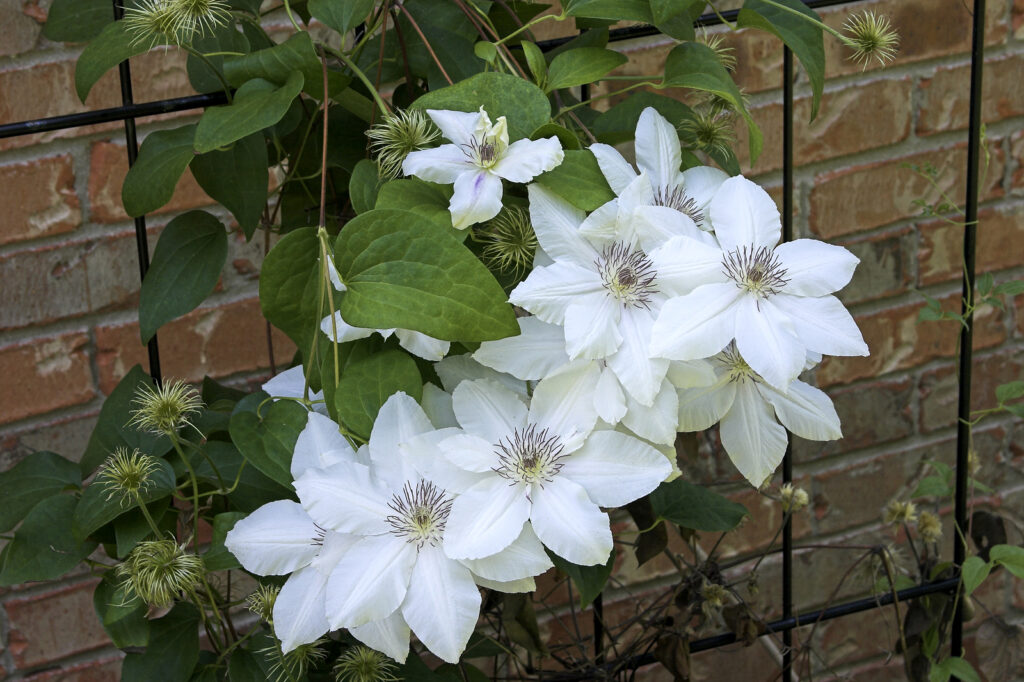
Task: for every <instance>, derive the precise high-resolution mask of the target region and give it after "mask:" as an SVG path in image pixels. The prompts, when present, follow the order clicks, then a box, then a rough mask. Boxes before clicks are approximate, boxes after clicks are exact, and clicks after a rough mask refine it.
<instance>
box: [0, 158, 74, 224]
mask: <svg viewBox="0 0 1024 682" xmlns="http://www.w3.org/2000/svg"><path fill="white" fill-rule="evenodd" d="M72 163H73V159H72V158H71V155H70V154H63V155H61V156H49V157H43V158H41V159H35V160H34V161H29V162H23V163H13V164H9V165H6V166H0V186H2V187H3V188H4V197H5V198H6V200H5V202H4V204H3V213H4V221H3V223H2V225H0V244H7V243H10V242H15V241H20V240H24V239H36V238H38V237H46V236H50V235H54V234H60V233H62V232H70V231H71V230H73V229H75V228H76V227H78V224H79V223H80V222H81V220H82V213H81V211H80V210H79V204H78V196H77V195H76V194H75V172H74V170H73V169H72Z"/></svg>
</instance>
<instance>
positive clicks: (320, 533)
mask: <svg viewBox="0 0 1024 682" xmlns="http://www.w3.org/2000/svg"><path fill="white" fill-rule="evenodd" d="M313 525H314V526H316V535H315V536H314V537H313V539H312V540H311V541H310V543H309V544H311V545H316V546H317V547H323V546H324V538H326V537H327V530H326V529H324V528H321V527H320V524H319V523H314V524H313Z"/></svg>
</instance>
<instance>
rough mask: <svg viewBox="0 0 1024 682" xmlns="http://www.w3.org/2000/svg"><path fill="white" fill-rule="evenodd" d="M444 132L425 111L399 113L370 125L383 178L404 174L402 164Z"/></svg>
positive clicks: (371, 143) (375, 153)
mask: <svg viewBox="0 0 1024 682" xmlns="http://www.w3.org/2000/svg"><path fill="white" fill-rule="evenodd" d="M439 135H440V132H439V131H438V130H437V128H436V127H435V126H434V122H433V121H431V120H430V118H429V117H427V115H426V114H425V113H424V112H423V110H422V109H405V110H397V109H396V110H395V113H394V114H385V115H384V120H382V121H381V122H380V123H376V124H374V125H372V126H370V129H369V130H367V131H366V136H367V137H368V138H370V150H371V151H372V152H373V154H374V155H375V156H376V157H377V165H378V166H379V167H380V176H381V177H382V178H385V179H394V178H397V177H401V175H402V163H403V162H404V161H405V157H407V156H409V154H410V153H412V152H415V151H419V150H421V149H426V148H427V147H429V146H430V145H431V144H433V143H434V141H435V140H437V138H438V136H439Z"/></svg>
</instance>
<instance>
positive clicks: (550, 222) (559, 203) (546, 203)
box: [526, 183, 600, 268]
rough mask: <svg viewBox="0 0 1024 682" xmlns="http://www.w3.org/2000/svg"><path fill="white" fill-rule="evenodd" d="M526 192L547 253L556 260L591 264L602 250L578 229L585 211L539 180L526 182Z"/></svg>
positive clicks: (543, 247) (541, 244) (534, 222)
mask: <svg viewBox="0 0 1024 682" xmlns="http://www.w3.org/2000/svg"><path fill="white" fill-rule="evenodd" d="M526 192H527V194H528V195H529V197H530V222H531V223H532V224H533V231H534V233H535V234H536V235H537V242H538V243H539V244H540V247H541V249H543V251H544V253H546V254H547V255H548V256H550V257H551V258H553V259H554V260H556V261H569V262H571V263H575V264H576V265H578V266H580V267H584V268H589V267H590V266H591V265H592V264H593V262H594V260H596V259H597V257H598V256H599V255H600V254H598V253H597V251H595V250H594V248H593V247H592V246H591V245H590V244H588V243H587V242H586V240H585V239H583V237H582V236H581V235H580V233H579V229H580V223H582V222H583V218H584V215H585V214H584V213H583V211H581V210H579V209H578V208H576V207H575V206H573V205H572V204H570V203H569V202H568V201H566V200H565V199H563V198H562V197H560V196H558V195H557V194H555V193H554V192H551V191H549V190H547V189H544V188H543V187H541V186H540V185H538V184H536V183H534V184H532V185H529V186H527V188H526Z"/></svg>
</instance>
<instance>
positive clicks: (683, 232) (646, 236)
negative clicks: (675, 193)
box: [632, 206, 722, 275]
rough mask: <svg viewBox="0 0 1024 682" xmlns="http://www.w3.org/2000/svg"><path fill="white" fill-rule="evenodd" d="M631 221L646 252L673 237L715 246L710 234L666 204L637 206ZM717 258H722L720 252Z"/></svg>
mask: <svg viewBox="0 0 1024 682" xmlns="http://www.w3.org/2000/svg"><path fill="white" fill-rule="evenodd" d="M632 223H633V229H634V230H635V231H636V234H637V237H638V238H639V240H640V246H641V247H643V249H644V251H646V252H647V253H648V254H650V253H651V252H652V251H654V250H655V249H657V248H658V247H659V246H661V245H662V244H664V243H665V242H667V241H668V240H670V239H672V238H673V237H689V238H690V239H692V240H694V241H697V242H700V243H706V244H709V245H710V246H717V245H716V244H714V243H713V242H714V240H713V239H712V238H711V236H710V235H709V234H708V233H707V232H702V231H701V230H699V229H698V228H697V226H696V225H695V224H694V222H693V220H691V219H690V218H689V216H686V215H683V214H682V213H680V212H679V211H677V210H675V209H674V208H669V207H668V206H638V207H637V208H636V210H635V211H634V212H633V221H632ZM718 260H719V262H720V261H721V260H722V258H721V253H719V258H718ZM658 274H659V275H660V274H661V272H660V271H659V272H658Z"/></svg>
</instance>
